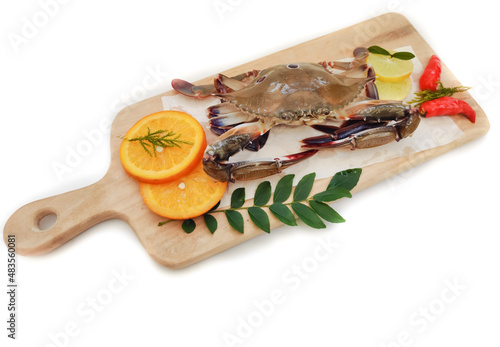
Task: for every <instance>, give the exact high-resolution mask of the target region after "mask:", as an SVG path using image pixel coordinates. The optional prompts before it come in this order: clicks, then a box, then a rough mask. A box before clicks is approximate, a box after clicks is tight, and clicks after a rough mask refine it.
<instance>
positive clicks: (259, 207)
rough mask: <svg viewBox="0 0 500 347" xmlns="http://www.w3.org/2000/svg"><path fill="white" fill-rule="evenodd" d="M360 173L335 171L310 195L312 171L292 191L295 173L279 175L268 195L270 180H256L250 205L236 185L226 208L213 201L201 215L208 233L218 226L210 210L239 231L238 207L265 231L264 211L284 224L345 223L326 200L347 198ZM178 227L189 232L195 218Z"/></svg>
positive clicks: (318, 226)
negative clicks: (223, 217)
mask: <svg viewBox="0 0 500 347" xmlns="http://www.w3.org/2000/svg"><path fill="white" fill-rule="evenodd" d="M360 175H361V169H352V170H345V171H341V172H338V173H337V174H335V176H333V178H332V179H331V181H330V183H329V184H328V187H327V188H326V189H325V190H324V191H322V192H320V193H317V194H314V195H313V196H309V194H310V193H311V189H312V187H313V184H314V179H315V178H316V174H315V173H311V174H308V175H306V176H304V177H302V179H301V180H300V181H299V182H298V184H297V186H296V187H295V190H293V179H294V177H295V175H293V174H290V175H286V176H284V177H282V178H281V179H280V180H279V182H278V184H277V185H276V189H275V191H274V194H272V189H271V183H270V182H269V181H265V182H262V183H260V184H259V186H258V187H257V189H256V191H255V196H254V203H253V205H252V206H243V205H244V204H245V188H238V189H236V190H235V191H234V192H233V193H232V195H231V207H230V208H227V209H218V207H219V204H217V205H215V206H214V207H213V208H212V209H211V210H210V211H208V212H207V213H205V214H204V215H203V219H204V222H205V225H206V226H207V228H208V230H209V231H210V233H212V234H213V233H214V232H215V231H216V230H217V228H218V223H217V219H216V218H215V217H214V216H213V215H212V214H214V213H224V214H225V216H226V219H227V222H228V224H229V225H230V226H231V227H232V228H233V229H235V230H236V231H238V232H240V233H242V234H243V233H244V229H245V225H244V224H245V222H244V218H243V216H242V214H241V213H240V212H239V211H242V210H246V211H247V213H248V215H249V217H250V220H251V221H252V223H253V224H255V225H256V226H257V227H258V228H260V229H261V230H263V231H265V232H267V233H270V232H271V228H270V221H269V216H268V214H267V212H266V211H267V210H269V212H271V214H272V215H273V216H275V217H276V218H277V219H278V220H280V221H281V222H282V223H284V224H286V225H290V226H294V225H297V222H296V220H295V219H296V218H297V217H298V218H299V219H300V220H301V221H302V222H304V223H305V224H306V225H308V226H310V227H312V228H315V229H322V228H326V225H325V223H324V222H323V220H325V221H328V222H331V223H343V222H345V219H344V218H342V216H341V215H340V214H338V213H337V212H336V211H335V210H334V209H333V208H331V207H330V206H329V205H328V203H329V202H332V201H335V200H338V199H341V198H344V197H347V198H350V197H351V193H350V191H351V189H352V188H354V187H355V186H356V184H357V183H358V180H359V177H360ZM292 190H293V194H292ZM271 196H272V197H273V198H272V201H270V200H271ZM290 197H292V199H291V201H288V200H289V199H290ZM287 201H288V202H287ZM292 211H293V212H292ZM294 213H295V214H294ZM170 221H172V220H167V221H165V222H161V223H159V224H158V226H162V225H164V224H166V223H168V222H170ZM182 229H183V230H184V231H185V232H186V233H188V234H190V233H192V232H193V231H194V230H195V229H196V222H195V220H193V219H187V220H184V221H183V223H182Z"/></svg>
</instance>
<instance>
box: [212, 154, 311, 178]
mask: <svg viewBox="0 0 500 347" xmlns="http://www.w3.org/2000/svg"><path fill="white" fill-rule="evenodd" d="M317 152H318V150H315V149H311V150H308V151H304V152H300V153H295V154H289V155H285V156H281V157H276V158H269V159H259V160H246V161H240V162H235V163H230V162H221V161H216V160H213V158H210V157H206V158H203V169H204V170H205V172H206V173H207V174H208V175H210V176H211V177H213V178H215V179H216V180H218V181H222V182H235V181H245V180H254V179H258V178H264V177H267V176H271V175H275V174H277V173H280V172H281V171H283V170H284V169H286V168H287V167H289V166H292V165H294V164H297V163H299V162H301V161H303V160H305V159H308V158H309V157H311V156H313V155H314V154H316V153H317Z"/></svg>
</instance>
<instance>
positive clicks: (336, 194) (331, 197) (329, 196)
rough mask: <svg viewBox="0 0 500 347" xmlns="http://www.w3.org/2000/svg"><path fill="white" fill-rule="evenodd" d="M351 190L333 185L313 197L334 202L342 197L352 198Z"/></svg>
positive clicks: (317, 199)
mask: <svg viewBox="0 0 500 347" xmlns="http://www.w3.org/2000/svg"><path fill="white" fill-rule="evenodd" d="M351 197H352V195H351V192H349V191H348V190H347V189H345V188H342V187H331V188H328V189H327V190H325V191H324V192H321V193H318V194H315V195H314V196H313V199H314V200H316V201H322V202H332V201H335V200H338V199H341V198H351Z"/></svg>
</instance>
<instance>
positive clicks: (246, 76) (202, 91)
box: [172, 70, 259, 98]
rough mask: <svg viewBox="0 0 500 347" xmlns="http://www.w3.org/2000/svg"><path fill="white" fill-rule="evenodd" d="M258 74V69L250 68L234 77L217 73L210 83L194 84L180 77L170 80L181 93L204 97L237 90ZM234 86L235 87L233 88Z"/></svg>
mask: <svg viewBox="0 0 500 347" xmlns="http://www.w3.org/2000/svg"><path fill="white" fill-rule="evenodd" d="M258 74H259V71H257V70H252V71H248V72H245V73H242V74H239V75H236V76H234V77H227V76H224V75H222V74H218V75H217V77H216V78H215V79H214V84H212V85H201V86H196V85H194V84H192V83H189V82H187V81H184V80H181V79H177V78H176V79H173V80H172V88H174V90H176V91H178V92H179V93H181V94H184V95H186V96H190V97H194V98H206V97H208V96H211V95H215V94H217V93H219V94H221V93H222V94H224V93H227V92H229V91H231V90H237V89H239V88H243V87H244V86H246V85H248V84H249V83H250V82H251V81H253V79H254V78H255V77H256V76H257V75H258ZM234 88H236V89H234Z"/></svg>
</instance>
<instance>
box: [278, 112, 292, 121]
mask: <svg viewBox="0 0 500 347" xmlns="http://www.w3.org/2000/svg"><path fill="white" fill-rule="evenodd" d="M280 118H281V119H283V120H292V118H293V115H292V114H291V113H290V112H284V113H282V114H280Z"/></svg>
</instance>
